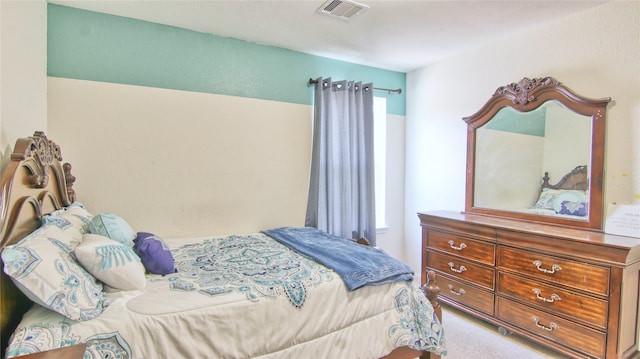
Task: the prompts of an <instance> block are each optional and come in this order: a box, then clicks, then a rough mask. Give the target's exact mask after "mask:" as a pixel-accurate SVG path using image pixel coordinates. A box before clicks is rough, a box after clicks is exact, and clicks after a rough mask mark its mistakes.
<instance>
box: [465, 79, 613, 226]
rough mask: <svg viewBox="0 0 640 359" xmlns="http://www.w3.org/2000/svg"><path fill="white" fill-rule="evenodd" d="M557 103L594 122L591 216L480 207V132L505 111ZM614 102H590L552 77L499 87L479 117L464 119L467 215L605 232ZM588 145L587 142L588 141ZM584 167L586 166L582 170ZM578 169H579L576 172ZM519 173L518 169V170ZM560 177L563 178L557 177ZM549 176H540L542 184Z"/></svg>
mask: <svg viewBox="0 0 640 359" xmlns="http://www.w3.org/2000/svg"><path fill="white" fill-rule="evenodd" d="M554 100H555V101H556V102H558V103H560V104H561V106H562V107H564V108H565V109H567V110H569V111H572V112H573V113H577V114H579V115H582V116H586V118H587V119H588V118H590V119H591V128H590V133H591V139H590V151H591V153H590V155H589V163H587V164H585V165H587V166H586V172H587V173H586V175H587V180H588V191H587V192H586V193H588V213H587V216H586V217H585V218H583V219H577V218H576V219H574V218H571V217H572V216H553V215H541V214H532V213H527V212H525V211H514V210H504V209H500V208H492V207H491V206H476V205H475V204H474V203H475V202H474V201H475V198H476V197H474V190H475V189H476V187H475V186H476V184H475V182H474V181H475V179H476V176H477V175H476V156H477V154H476V145H477V138H476V132H477V129H478V128H480V127H482V126H483V125H485V124H487V123H488V122H489V121H490V120H491V119H493V118H494V117H495V116H496V114H497V113H498V112H499V111H500V110H501V109H504V108H507V107H510V108H512V109H513V110H516V111H518V112H520V113H527V112H530V111H534V110H536V109H538V108H540V107H541V106H542V105H543V104H544V103H545V102H547V101H554ZM610 101H611V98H602V99H588V98H584V97H581V96H578V95H576V94H575V93H573V92H572V91H571V90H569V89H568V88H567V87H565V86H563V85H562V84H561V83H560V82H558V81H557V80H555V79H554V78H552V77H545V78H535V79H529V78H526V77H525V78H523V79H522V80H520V81H519V82H518V83H511V84H509V85H506V86H501V87H499V88H498V89H497V90H496V91H495V93H494V94H493V95H492V97H491V98H490V99H489V101H487V103H486V104H485V105H484V106H483V107H482V108H481V109H480V110H479V111H478V112H476V113H475V114H473V115H471V116H469V117H465V118H463V120H464V121H465V122H466V123H467V174H466V200H465V202H466V204H465V212H466V213H472V214H481V215H488V216H497V217H506V218H511V219H518V220H526V221H533V222H542V223H548V224H555V225H560V226H568V227H578V228H585V229H590V230H596V231H601V230H602V220H603V193H602V191H603V172H604V142H605V120H606V107H607V104H608V103H609V102H610ZM585 141H586V140H585ZM581 167H584V166H581ZM576 169H577V168H576ZM514 170H516V171H517V169H514ZM557 175H560V174H556V176H557ZM543 176H545V174H544V171H543V173H540V184H542V178H543Z"/></svg>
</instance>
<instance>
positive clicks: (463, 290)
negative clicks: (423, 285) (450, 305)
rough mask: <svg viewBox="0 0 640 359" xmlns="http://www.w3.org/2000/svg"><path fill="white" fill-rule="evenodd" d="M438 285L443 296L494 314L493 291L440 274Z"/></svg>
mask: <svg viewBox="0 0 640 359" xmlns="http://www.w3.org/2000/svg"><path fill="white" fill-rule="evenodd" d="M438 286H439V287H440V295H441V296H446V297H447V298H450V299H451V300H453V301H456V302H458V303H461V304H464V305H466V306H468V307H471V308H473V309H475V310H478V311H481V312H483V313H487V314H489V315H493V304H494V303H493V300H494V295H493V293H489V292H486V291H484V290H481V289H478V288H476V287H473V286H470V285H468V284H464V283H462V282H459V281H456V280H454V279H450V278H448V277H445V276H444V275H439V276H438Z"/></svg>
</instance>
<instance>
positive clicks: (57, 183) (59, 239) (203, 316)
mask: <svg viewBox="0 0 640 359" xmlns="http://www.w3.org/2000/svg"><path fill="white" fill-rule="evenodd" d="M61 161H62V155H61V150H60V147H59V146H58V145H57V144H55V143H54V142H53V141H51V140H49V139H48V138H47V137H46V135H45V134H44V133H42V132H36V133H35V134H34V135H33V136H31V137H27V138H22V139H19V140H18V141H17V142H16V145H15V147H14V151H13V154H12V155H11V161H10V162H9V163H8V165H7V166H6V168H5V170H4V172H3V177H2V188H1V193H0V205H1V206H2V207H1V211H0V226H1V227H0V230H1V231H0V241H1V242H0V248H1V249H2V260H3V263H2V264H3V273H2V277H1V282H0V284H1V285H2V290H1V292H0V294H1V298H0V300H1V301H0V310H1V318H0V321H1V323H0V324H1V330H2V331H1V332H0V333H1V335H2V356H3V357H7V358H11V357H18V356H22V355H26V356H25V358H73V357H77V358H85V359H89V358H106V357H109V358H291V357H319V358H346V357H349V358H379V357H385V358H415V357H418V356H420V357H421V358H438V357H439V356H440V355H442V354H446V345H445V344H446V343H445V338H444V330H443V327H442V324H441V321H440V319H441V308H440V307H439V305H438V303H437V300H436V297H437V295H438V292H439V289H438V287H437V285H436V284H435V275H434V273H432V272H431V273H428V274H427V276H425V278H428V281H427V283H423V284H424V285H423V286H422V287H418V286H417V285H415V284H414V283H413V281H412V280H411V279H412V278H413V273H411V274H409V273H408V271H407V270H406V268H408V267H406V265H404V264H402V263H400V262H398V261H395V260H393V259H392V258H390V257H388V256H387V255H386V254H385V253H384V252H383V251H381V250H380V249H377V248H374V247H371V246H367V245H366V244H365V245H363V244H359V243H356V242H353V241H350V240H346V239H340V238H334V237H333V236H330V235H327V234H326V233H322V232H321V231H317V230H315V229H312V228H290V227H283V228H273V229H265V231H262V232H260V233H252V234H238V235H229V236H211V237H205V238H174V239H163V238H159V237H158V236H156V235H154V234H153V233H144V232H133V230H132V229H131V227H130V226H128V224H127V223H126V219H123V218H120V217H118V216H117V214H111V213H94V212H92V211H91V209H89V208H86V207H85V206H84V205H83V204H82V202H80V201H78V200H77V198H76V193H75V191H74V189H73V184H74V182H75V180H76V179H75V177H74V176H73V175H72V174H71V165H69V164H62V162H61ZM132 232H133V233H132ZM132 236H134V237H135V238H133V237H132ZM129 240H131V242H129ZM327 243H330V244H328V245H327ZM318 246H322V247H328V248H329V249H330V250H328V251H326V252H325V253H321V250H320V249H319V247H318ZM338 251H340V252H338ZM344 251H349V253H351V255H350V256H348V258H346V259H340V258H339V259H336V258H335V257H336V256H335V255H332V253H344ZM134 254H135V255H134ZM311 256H315V257H316V258H315V259H312V257H311ZM359 257H361V258H365V259H366V260H365V261H364V262H368V263H370V264H373V266H371V265H369V267H373V268H377V269H374V270H369V271H364V269H366V267H367V265H363V267H360V265H361V264H357V263H361V262H356V261H357V260H358V258H359ZM343 258H344V256H343ZM345 261H346V262H345ZM354 265H357V266H358V267H357V268H358V270H351V269H350V268H353V266H354ZM403 266H404V267H406V268H404V269H403ZM363 268H364V269H363ZM369 269H371V268H369ZM34 303H35V304H34ZM9 333H11V336H10V337H8V334H9Z"/></svg>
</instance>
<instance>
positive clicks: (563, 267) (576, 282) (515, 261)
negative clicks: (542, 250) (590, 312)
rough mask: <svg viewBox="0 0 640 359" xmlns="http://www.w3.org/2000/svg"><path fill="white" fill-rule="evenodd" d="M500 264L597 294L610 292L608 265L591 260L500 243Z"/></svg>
mask: <svg viewBox="0 0 640 359" xmlns="http://www.w3.org/2000/svg"><path fill="white" fill-rule="evenodd" d="M498 267H500V269H506V270H511V271H516V272H519V273H524V274H529V275H532V276H535V277H537V278H543V279H545V280H548V281H551V282H554V283H558V284H563V285H566V286H570V287H573V288H578V289H582V290H586V291H589V292H593V293H597V294H602V295H608V294H609V269H607V268H603V267H598V266H595V265H591V264H586V263H580V262H576V261H572V260H567V259H562V258H558V257H554V256H549V255H542V254H539V253H533V252H525V251H521V250H517V249H513V248H509V247H504V246H498Z"/></svg>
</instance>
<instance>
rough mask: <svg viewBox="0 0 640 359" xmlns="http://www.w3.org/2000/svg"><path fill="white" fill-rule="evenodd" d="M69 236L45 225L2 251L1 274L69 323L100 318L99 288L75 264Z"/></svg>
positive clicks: (103, 305) (101, 302) (103, 302)
mask: <svg viewBox="0 0 640 359" xmlns="http://www.w3.org/2000/svg"><path fill="white" fill-rule="evenodd" d="M70 242H73V241H72V239H71V238H70V234H69V233H67V232H65V231H63V230H62V229H60V228H59V227H57V226H55V225H45V226H43V227H41V228H39V229H38V230H36V231H34V232H33V233H32V234H30V235H29V236H27V237H25V238H23V239H22V240H21V241H20V242H18V243H16V244H14V245H10V246H7V247H5V248H4V249H3V251H2V261H3V262H4V272H5V273H6V274H7V275H8V276H9V277H11V280H12V281H13V282H14V283H15V284H16V286H17V287H18V288H19V289H20V290H21V291H22V292H23V293H24V294H25V295H26V296H27V297H29V299H31V300H32V301H33V302H35V303H38V304H40V305H42V306H44V307H47V308H50V309H52V310H54V311H56V312H58V313H60V314H62V315H64V316H65V317H67V318H69V319H72V320H89V319H93V318H95V317H97V316H99V315H100V314H102V309H103V307H106V306H107V305H108V303H107V302H106V301H105V299H104V297H103V293H102V284H101V283H100V282H98V281H96V279H95V278H94V277H93V276H92V275H91V274H89V273H87V271H86V270H84V269H83V268H82V267H81V266H80V265H79V264H78V263H77V262H76V258H75V255H74V254H73V250H72V248H71V247H70V246H69V244H68V243H70Z"/></svg>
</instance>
